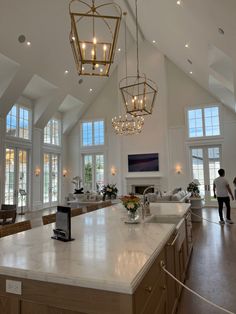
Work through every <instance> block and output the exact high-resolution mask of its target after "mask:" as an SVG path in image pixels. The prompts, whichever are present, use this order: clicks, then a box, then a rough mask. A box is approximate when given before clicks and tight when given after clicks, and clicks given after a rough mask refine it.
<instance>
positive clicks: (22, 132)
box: [6, 105, 31, 140]
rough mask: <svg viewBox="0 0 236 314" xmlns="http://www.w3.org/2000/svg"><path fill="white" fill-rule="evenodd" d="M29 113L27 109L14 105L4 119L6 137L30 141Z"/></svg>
mask: <svg viewBox="0 0 236 314" xmlns="http://www.w3.org/2000/svg"><path fill="white" fill-rule="evenodd" d="M30 124H31V111H30V109H28V108H25V107H22V106H19V105H14V106H13V107H12V109H11V111H10V112H9V113H8V115H7V118H6V133H7V135H10V136H14V137H19V138H23V139H26V140H29V139H30V130H31V125H30Z"/></svg>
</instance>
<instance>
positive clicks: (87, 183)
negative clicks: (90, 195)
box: [84, 155, 93, 191]
mask: <svg viewBox="0 0 236 314" xmlns="http://www.w3.org/2000/svg"><path fill="white" fill-rule="evenodd" d="M84 187H85V190H86V191H91V190H92V189H93V155H84Z"/></svg>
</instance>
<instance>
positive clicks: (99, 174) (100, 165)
mask: <svg viewBox="0 0 236 314" xmlns="http://www.w3.org/2000/svg"><path fill="white" fill-rule="evenodd" d="M95 159H96V173H95V182H96V191H100V190H101V189H102V186H103V185H104V155H96V156H95Z"/></svg>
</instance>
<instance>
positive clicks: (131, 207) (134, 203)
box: [120, 195, 141, 223]
mask: <svg viewBox="0 0 236 314" xmlns="http://www.w3.org/2000/svg"><path fill="white" fill-rule="evenodd" d="M120 199H121V201H122V204H123V205H124V207H125V208H126V209H127V211H128V220H126V221H125V223H139V212H138V208H139V207H140V205H141V201H140V198H139V197H137V196H135V195H125V196H123V197H121V198H120Z"/></svg>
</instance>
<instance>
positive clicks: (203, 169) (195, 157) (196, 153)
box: [190, 145, 221, 205]
mask: <svg viewBox="0 0 236 314" xmlns="http://www.w3.org/2000/svg"><path fill="white" fill-rule="evenodd" d="M190 150H191V161H192V177H193V179H198V180H199V182H200V186H199V189H200V194H201V196H202V197H204V198H205V204H206V205H215V204H216V200H215V199H214V193H213V181H214V179H215V178H216V177H218V176H219V175H218V170H219V169H220V164H221V146H220V145H215V146H199V147H191V149H190Z"/></svg>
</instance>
